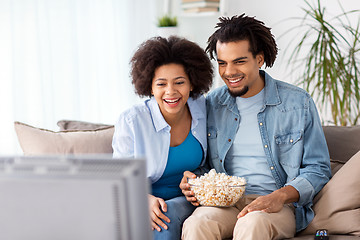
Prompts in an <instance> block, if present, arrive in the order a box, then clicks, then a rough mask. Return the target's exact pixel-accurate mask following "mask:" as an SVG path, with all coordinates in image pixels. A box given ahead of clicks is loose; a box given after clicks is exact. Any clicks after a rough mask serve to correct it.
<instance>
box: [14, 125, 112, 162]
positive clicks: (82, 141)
mask: <svg viewBox="0 0 360 240" xmlns="http://www.w3.org/2000/svg"><path fill="white" fill-rule="evenodd" d="M14 124H15V131H16V134H17V136H18V139H19V143H20V146H21V148H22V150H23V152H24V154H25V155H46V154H75V155H76V154H94V153H110V154H111V153H112V146H111V142H112V137H113V134H114V127H113V126H109V127H107V128H102V129H99V130H82V131H60V132H53V131H50V130H46V129H41V128H36V127H32V126H30V125H27V124H24V123H21V122H15V123H14Z"/></svg>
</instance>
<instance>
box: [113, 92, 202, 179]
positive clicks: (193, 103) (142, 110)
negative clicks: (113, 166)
mask: <svg viewBox="0 0 360 240" xmlns="http://www.w3.org/2000/svg"><path fill="white" fill-rule="evenodd" d="M187 104H188V106H189V110H190V113H191V117H192V122H191V133H192V134H193V136H194V137H195V138H196V139H197V140H198V141H199V142H200V144H201V147H202V149H203V151H204V155H203V160H202V162H201V164H200V168H199V169H198V170H199V171H200V170H201V166H203V165H204V164H205V159H206V151H207V142H206V107H205V98H204V97H203V96H200V97H198V98H197V99H193V98H189V99H188V101H187ZM170 130H171V127H170V125H169V124H168V123H167V122H166V121H165V119H164V117H163V115H162V114H161V112H160V108H159V105H158V104H157V102H156V100H155V98H153V97H152V98H151V99H149V100H146V101H145V102H144V103H142V104H139V105H136V106H134V107H132V108H130V109H128V110H125V111H124V112H123V113H121V115H120V117H119V119H118V121H117V122H116V124H115V132H114V136H113V141H112V147H113V151H114V152H113V157H126V158H143V157H145V159H146V167H147V177H148V178H149V179H150V183H154V182H156V181H157V180H159V178H160V177H161V176H162V175H163V173H164V170H165V167H166V163H167V160H168V155H169V148H170ZM201 171H202V170H201Z"/></svg>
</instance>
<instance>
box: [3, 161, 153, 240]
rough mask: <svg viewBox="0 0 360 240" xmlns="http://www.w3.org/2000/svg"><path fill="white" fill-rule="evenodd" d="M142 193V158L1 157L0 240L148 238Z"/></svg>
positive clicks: (144, 183)
mask: <svg viewBox="0 0 360 240" xmlns="http://www.w3.org/2000/svg"><path fill="white" fill-rule="evenodd" d="M147 193H148V184H147V180H146V169H145V161H144V160H141V159H113V158H112V156H81V157H79V156H46V157H45V156H41V157H36V156H32V157H0V206H1V209H2V210H1V213H0V235H1V239H11V240H20V239H21V240H24V239H27V240H32V239H34V240H50V239H51V240H57V239H59V240H60V239H61V240H65V239H66V240H75V239H76V240H80V239H86V240H95V239H96V240H98V239H106V240H132V239H134V240H137V239H139V240H146V239H151V238H152V235H151V230H150V223H149V216H148V202H147Z"/></svg>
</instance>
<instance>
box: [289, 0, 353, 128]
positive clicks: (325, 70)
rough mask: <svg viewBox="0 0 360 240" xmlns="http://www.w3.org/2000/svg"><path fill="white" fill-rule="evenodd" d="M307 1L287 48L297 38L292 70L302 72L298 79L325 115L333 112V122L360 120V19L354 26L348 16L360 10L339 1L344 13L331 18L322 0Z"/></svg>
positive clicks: (340, 123)
mask: <svg viewBox="0 0 360 240" xmlns="http://www.w3.org/2000/svg"><path fill="white" fill-rule="evenodd" d="M304 1H305V3H306V5H307V7H308V9H305V8H303V10H304V11H305V16H304V17H303V18H301V19H300V20H301V22H300V24H299V25H298V26H296V27H295V28H292V30H291V31H293V30H296V31H299V32H297V33H296V37H295V38H296V39H295V38H294V40H295V41H290V42H291V43H290V44H289V45H288V47H287V48H286V50H289V48H290V47H292V46H294V45H293V43H294V42H295V46H294V48H293V50H292V51H291V54H290V58H289V63H290V64H291V65H292V68H291V69H292V72H293V71H294V70H295V69H296V72H298V73H299V72H300V77H299V78H298V79H297V81H298V83H299V84H302V85H303V87H304V88H305V89H306V90H307V91H308V92H309V93H310V94H311V95H312V96H313V97H314V99H315V101H316V102H317V104H318V106H319V108H320V110H321V111H320V112H321V113H322V115H323V116H326V115H327V116H329V114H330V115H331V120H330V121H329V122H330V123H331V124H334V125H341V126H346V125H356V124H359V117H360V110H359V109H360V108H359V104H360V93H359V88H360V85H359V84H360V83H359V78H360V70H359V68H360V56H359V55H360V52H359V51H360V33H359V30H360V28H359V26H360V21H359V20H358V23H357V25H356V26H355V27H353V26H352V25H351V22H350V20H349V16H350V14H352V13H355V12H357V13H358V12H359V10H353V11H348V12H345V11H344V9H343V8H342V6H341V5H340V3H339V5H340V9H341V11H342V12H341V14H339V15H337V16H334V17H332V18H330V19H328V18H327V12H326V9H325V7H322V6H321V4H320V0H317V4H316V6H312V5H311V4H310V3H309V2H308V1H307V0H304ZM297 20H299V18H297ZM304 53H305V57H304ZM329 111H330V112H329Z"/></svg>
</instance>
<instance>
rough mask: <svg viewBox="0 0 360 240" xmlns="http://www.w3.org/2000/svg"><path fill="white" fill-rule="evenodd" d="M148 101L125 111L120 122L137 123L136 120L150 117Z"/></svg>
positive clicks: (120, 117)
mask: <svg viewBox="0 0 360 240" xmlns="http://www.w3.org/2000/svg"><path fill="white" fill-rule="evenodd" d="M147 101H148V100H146V101H144V102H142V103H139V104H136V105H133V106H132V107H130V108H128V109H126V110H124V111H123V112H122V113H121V114H120V116H119V121H121V120H122V121H127V122H129V121H135V120H136V119H143V118H145V117H146V116H149V115H150V110H149V108H148V106H147Z"/></svg>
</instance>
